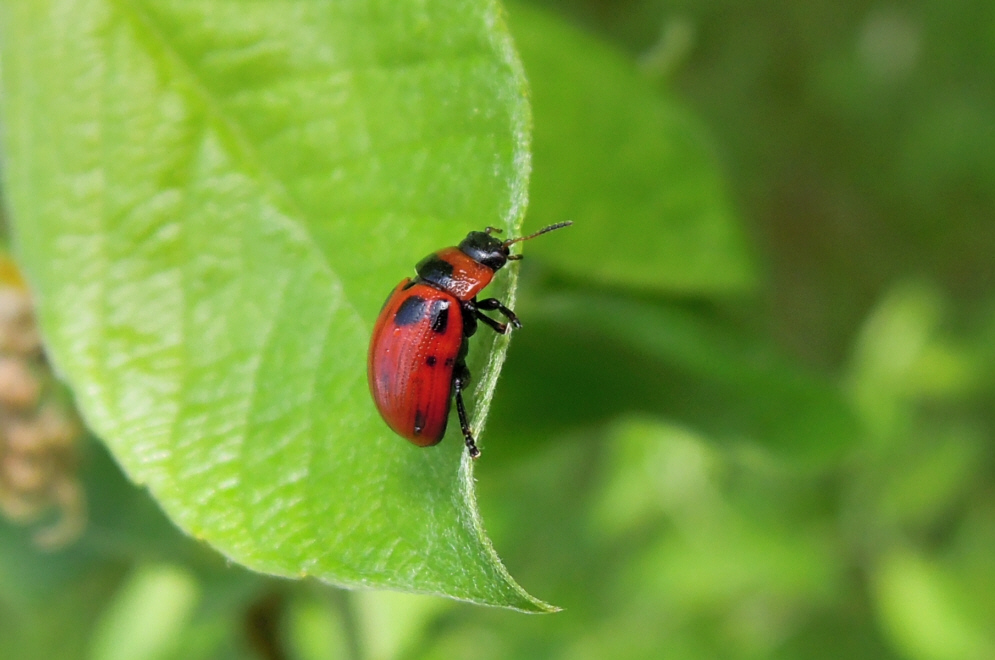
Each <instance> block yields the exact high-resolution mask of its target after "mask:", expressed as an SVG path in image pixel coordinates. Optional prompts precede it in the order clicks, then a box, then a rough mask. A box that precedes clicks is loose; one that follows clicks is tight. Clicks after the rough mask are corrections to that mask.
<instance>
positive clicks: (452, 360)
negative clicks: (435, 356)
mask: <svg viewBox="0 0 995 660" xmlns="http://www.w3.org/2000/svg"><path fill="white" fill-rule="evenodd" d="M454 364H456V359H455V358H451V357H447V358H446V366H447V367H451V366H453V365H454Z"/></svg>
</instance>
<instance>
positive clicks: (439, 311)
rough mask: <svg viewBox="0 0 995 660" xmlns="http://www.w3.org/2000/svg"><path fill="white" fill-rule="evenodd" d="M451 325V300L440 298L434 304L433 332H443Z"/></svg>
mask: <svg viewBox="0 0 995 660" xmlns="http://www.w3.org/2000/svg"><path fill="white" fill-rule="evenodd" d="M448 325H449V302H448V301H446V300H438V301H436V302H435V303H434V304H433V305H432V332H435V333H438V334H440V335H441V334H442V333H444V332H445V331H446V327H447V326H448Z"/></svg>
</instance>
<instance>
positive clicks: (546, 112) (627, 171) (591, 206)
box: [510, 4, 757, 293]
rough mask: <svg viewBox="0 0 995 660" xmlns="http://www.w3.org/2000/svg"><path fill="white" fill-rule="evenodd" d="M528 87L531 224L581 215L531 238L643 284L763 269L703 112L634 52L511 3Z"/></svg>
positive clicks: (555, 254) (743, 277) (684, 287)
mask: <svg viewBox="0 0 995 660" xmlns="http://www.w3.org/2000/svg"><path fill="white" fill-rule="evenodd" d="M510 8H511V10H512V11H511V18H512V28H513V32H514V34H515V40H516V44H517V45H518V47H519V49H520V51H521V54H522V60H523V62H524V63H525V70H526V72H527V73H528V76H529V84H530V86H531V88H532V107H533V114H534V117H535V139H534V153H535V174H534V176H533V178H532V194H531V201H530V207H529V216H530V225H533V224H534V225H535V226H537V227H538V226H539V225H542V224H548V223H552V222H558V221H560V220H568V219H569V220H574V221H576V225H575V226H574V227H573V228H572V229H571V230H570V231H568V232H563V233H562V234H560V235H558V236H557V237H556V241H555V245H554V244H553V243H554V242H553V241H548V242H545V245H541V243H542V242H541V241H537V242H536V245H535V246H534V247H533V248H531V249H532V250H534V251H535V253H536V254H541V255H542V257H543V259H544V260H545V261H548V262H549V263H551V264H554V265H555V266H556V267H558V268H560V269H562V270H564V271H566V272H568V273H571V274H572V275H576V276H578V277H582V278H584V279H592V278H593V279H596V280H598V281H601V282H606V283H610V284H617V285H623V286H629V287H635V288H639V289H645V290H653V291H664V292H678V293H723V292H732V291H743V290H748V289H750V288H752V287H753V286H755V284H756V279H757V274H756V268H755V266H754V264H753V261H752V257H751V254H750V250H749V248H748V245H747V241H746V238H745V236H744V232H743V230H742V228H741V226H740V224H739V219H738V218H737V217H736V214H735V212H734V210H733V207H732V204H731V202H730V199H729V195H728V193H727V190H726V187H725V184H724V181H723V180H722V176H721V174H720V171H719V168H718V164H717V159H716V158H715V154H714V153H713V152H712V147H711V145H710V144H709V140H708V138H707V137H706V131H705V130H704V128H703V127H702V126H701V125H700V124H699V122H698V121H696V119H695V118H694V117H693V116H692V115H691V113H690V112H688V111H687V110H686V109H685V108H684V107H683V106H682V105H681V103H680V102H679V101H678V100H676V99H675V98H674V97H673V96H672V95H669V94H664V93H660V92H659V91H658V90H657V89H655V88H654V86H653V85H652V84H651V83H650V81H649V80H647V79H646V78H645V77H643V76H641V75H640V73H639V71H638V70H637V68H636V65H635V63H634V62H632V61H629V60H628V59H626V58H625V57H624V56H623V55H621V54H620V53H618V52H616V51H614V50H612V49H611V48H610V47H608V46H607V45H606V44H604V43H603V42H601V41H599V40H597V39H595V38H593V37H591V36H588V35H586V34H584V33H582V32H580V31H579V30H576V29H573V28H570V27H569V26H567V25H566V24H565V23H564V22H563V21H561V20H558V19H556V18H555V17H553V16H551V15H549V14H546V13H544V12H541V11H537V10H535V9H529V8H526V7H523V6H519V5H517V4H513V5H511V7H510Z"/></svg>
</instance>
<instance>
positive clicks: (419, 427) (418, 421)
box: [415, 410, 425, 435]
mask: <svg viewBox="0 0 995 660" xmlns="http://www.w3.org/2000/svg"><path fill="white" fill-rule="evenodd" d="M424 430H425V411H424V410H415V435H421V432H422V431H424Z"/></svg>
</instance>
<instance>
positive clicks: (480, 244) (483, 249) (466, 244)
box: [459, 227, 509, 270]
mask: <svg viewBox="0 0 995 660" xmlns="http://www.w3.org/2000/svg"><path fill="white" fill-rule="evenodd" d="M497 231H500V230H499V229H495V228H494V227H488V228H487V229H486V230H484V231H471V232H470V233H469V234H467V235H466V238H464V239H463V242H462V243H460V244H459V249H460V252H462V253H463V254H465V255H466V256H468V257H470V258H471V259H473V260H474V261H476V262H478V263H481V264H484V265H485V266H487V267H488V268H490V269H491V270H498V269H500V268H502V267H503V266H504V265H505V264H506V263H508V257H509V252H508V246H507V245H505V242H504V241H502V240H500V239H498V238H495V237H494V236H492V235H491V234H492V233H493V232H497Z"/></svg>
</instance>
